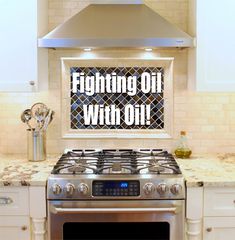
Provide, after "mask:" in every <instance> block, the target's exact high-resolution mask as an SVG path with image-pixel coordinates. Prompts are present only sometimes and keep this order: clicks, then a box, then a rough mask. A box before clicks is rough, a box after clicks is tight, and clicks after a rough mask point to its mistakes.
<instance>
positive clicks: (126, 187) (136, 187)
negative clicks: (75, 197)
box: [92, 180, 140, 197]
mask: <svg viewBox="0 0 235 240" xmlns="http://www.w3.org/2000/svg"><path fill="white" fill-rule="evenodd" d="M92 195H93V196H113V197H119V196H126V197H128V196H139V195H140V183H139V181H135V180H130V181H106V180H105V181H93V183H92Z"/></svg>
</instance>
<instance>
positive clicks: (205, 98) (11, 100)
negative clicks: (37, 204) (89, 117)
mask: <svg viewBox="0 0 235 240" xmlns="http://www.w3.org/2000/svg"><path fill="white" fill-rule="evenodd" d="M145 2H146V4H147V5H149V6H150V7H151V8H153V9H154V10H156V11H157V12H158V13H159V14H161V15H162V16H163V17H165V18H166V19H168V20H169V21H171V22H172V23H174V24H176V25H177V26H178V27H180V28H181V29H182V30H185V31H187V22H188V15H187V10H188V0H174V1H172V0H148V1H145ZM88 4H89V1H88V0H49V29H50V30H52V29H53V28H54V27H55V26H57V25H58V24H60V23H61V22H63V21H64V20H66V19H67V18H69V17H70V16H72V15H73V14H75V13H76V12H77V11H79V10H81V9H82V8H84V7H85V6H87V5H88ZM101 27H102V26H101ZM80 54H81V52H79V51H71V50H67V51H65V50H56V51H55V50H49V90H48V91H46V92H38V93H0V109H1V111H0V153H26V147H27V145H26V126H25V125H24V124H23V123H22V122H21V121H20V114H21V112H22V111H23V110H24V109H25V108H28V107H30V106H31V105H32V104H33V103H35V102H37V101H40V102H45V103H46V104H47V105H48V106H49V107H50V108H52V109H53V110H54V111H55V112H56V115H55V118H54V120H53V122H52V124H51V125H50V126H49V129H48V132H47V150H48V152H49V153H58V152H62V151H63V149H64V148H66V147H67V148H68V147H71V148H73V147H76V148H94V147H105V148H127V147H128V148H138V147H159V148H161V147H164V148H169V149H172V148H174V146H175V141H176V139H177V137H178V135H179V131H180V130H186V131H187V133H188V138H189V144H190V146H191V147H192V149H193V152H195V153H196V152H235V93H197V92H192V91H190V90H188V88H187V84H188V81H187V78H188V76H187V50H180V49H178V50H177V49H176V50H171V51H166V50H161V51H160V50H156V51H155V52H154V53H153V54H156V55H159V56H168V57H174V58H175V61H174V116H173V122H174V134H173V139H164V140H159V139H131V141H130V140H128V139H62V138H61V124H63V123H62V122H61V114H64V113H62V111H61V93H60V90H61V80H60V79H61V72H60V71H61V65H60V58H61V57H71V56H79V55H80Z"/></svg>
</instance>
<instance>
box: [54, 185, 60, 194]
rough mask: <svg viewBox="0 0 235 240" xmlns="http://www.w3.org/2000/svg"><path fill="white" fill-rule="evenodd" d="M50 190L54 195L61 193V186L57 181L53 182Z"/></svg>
mask: <svg viewBox="0 0 235 240" xmlns="http://www.w3.org/2000/svg"><path fill="white" fill-rule="evenodd" d="M52 192H53V193H54V194H55V195H59V194H60V193H61V186H60V185H59V184H57V183H55V184H54V185H53V186H52Z"/></svg>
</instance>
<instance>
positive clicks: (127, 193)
mask: <svg viewBox="0 0 235 240" xmlns="http://www.w3.org/2000/svg"><path fill="white" fill-rule="evenodd" d="M47 198H48V200H96V199H103V200H110V199H115V200H117V199H118V200H119V199H120V200H121V199H139V200H144V199H185V183H184V178H183V176H182V174H181V171H180V169H179V166H178V164H177V162H176V161H175V159H174V157H173V156H172V154H170V153H168V152H167V151H164V150H161V149H138V150H132V149H119V150H116V149H107V150H89V149H87V150H66V152H65V153H64V154H63V155H62V156H61V157H60V159H59V160H58V162H57V164H56V165H55V166H54V168H53V170H52V173H51V175H50V176H49V178H48V184H47Z"/></svg>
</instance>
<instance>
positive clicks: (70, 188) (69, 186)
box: [65, 183, 75, 196]
mask: <svg viewBox="0 0 235 240" xmlns="http://www.w3.org/2000/svg"><path fill="white" fill-rule="evenodd" d="M74 190H75V187H74V185H73V184H72V183H67V184H66V186H65V191H66V194H67V195H69V196H71V195H73V193H74Z"/></svg>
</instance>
